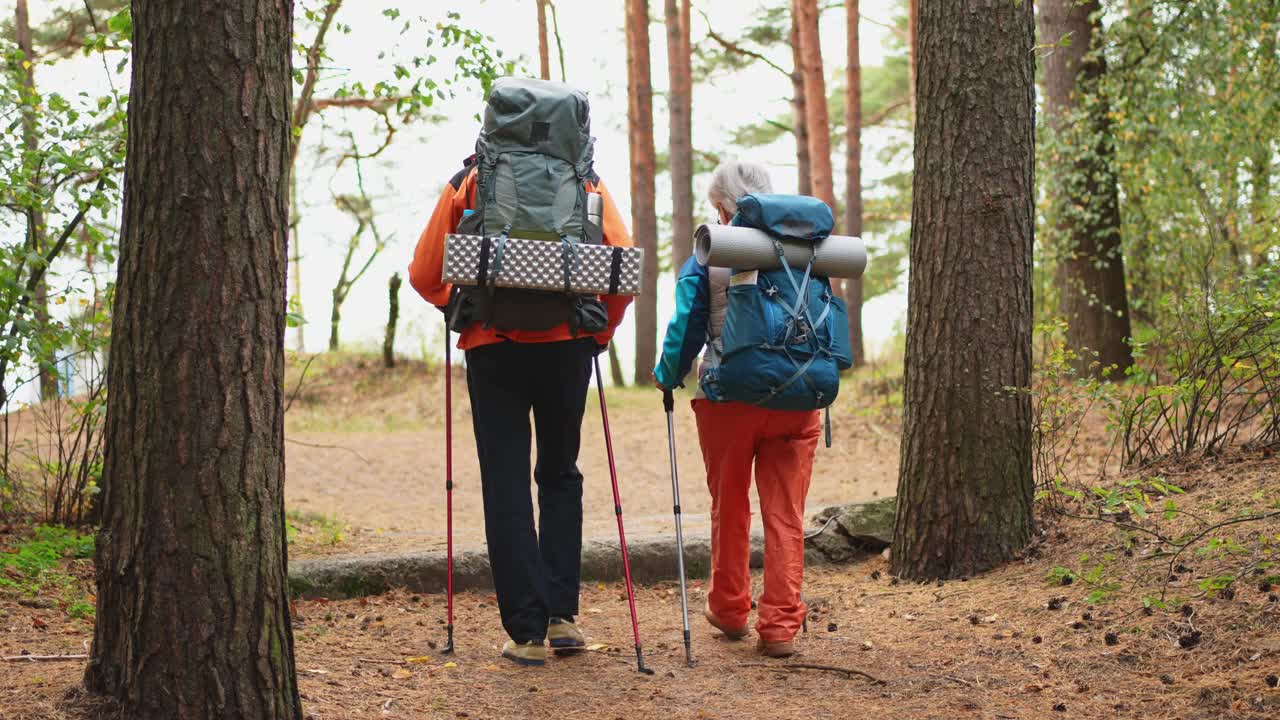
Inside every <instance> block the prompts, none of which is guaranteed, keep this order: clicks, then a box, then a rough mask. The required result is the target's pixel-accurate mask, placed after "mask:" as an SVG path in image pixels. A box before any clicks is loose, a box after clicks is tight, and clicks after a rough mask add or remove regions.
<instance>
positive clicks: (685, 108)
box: [666, 0, 693, 276]
mask: <svg viewBox="0 0 1280 720" xmlns="http://www.w3.org/2000/svg"><path fill="white" fill-rule="evenodd" d="M689 3H690V0H666V23H667V66H668V69H669V73H668V74H669V76H670V82H671V89H670V91H669V92H668V93H667V106H668V109H669V110H670V112H669V119H670V131H671V132H670V134H671V147H670V150H671V207H672V217H671V228H672V232H673V233H674V235H673V237H672V239H671V270H672V272H673V273H675V274H676V275H677V276H679V275H680V266H681V265H683V264H684V262H685V260H688V259H689V256H690V255H692V254H693V121H692V115H691V113H692V104H693V78H692V77H691V76H692V73H693V71H692V67H691V66H692V60H691V58H690V53H691V52H692V48H691V47H690V45H689Z"/></svg>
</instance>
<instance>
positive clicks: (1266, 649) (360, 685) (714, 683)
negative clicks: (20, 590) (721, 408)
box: [0, 558, 1280, 720]
mask: <svg viewBox="0 0 1280 720" xmlns="http://www.w3.org/2000/svg"><path fill="white" fill-rule="evenodd" d="M1049 564H1050V563H1049V562H1045V561H1042V562H1040V563H1036V564H1034V565H1032V566H1031V567H1026V566H1023V565H1020V564H1013V565H1011V566H1008V567H1006V568H1005V569H1002V570H1000V571H998V572H996V573H993V574H991V575H988V576H986V577H983V578H978V579H975V580H973V581H971V582H968V583H959V582H954V583H948V584H946V585H945V586H943V587H937V586H934V585H925V586H921V585H906V584H902V585H895V584H894V583H892V581H891V580H890V579H889V577H888V573H887V572H886V568H885V567H884V561H883V560H880V559H878V558H877V559H876V560H874V561H871V562H868V563H866V564H864V565H861V566H856V567H852V568H848V569H842V570H838V571H837V570H810V571H809V572H808V573H807V575H808V577H807V582H806V591H805V592H806V597H807V598H808V601H809V604H810V607H811V616H810V622H809V632H808V634H807V635H804V636H802V638H801V641H800V650H801V653H800V655H799V656H798V657H796V658H794V659H793V660H791V661H774V660H764V659H762V658H760V657H759V656H757V655H755V654H754V653H753V652H752V645H751V642H750V640H751V639H749V640H748V641H747V642H728V641H726V640H725V639H724V638H723V636H720V635H718V634H717V633H716V632H714V631H713V630H712V629H711V628H710V627H708V626H707V625H706V623H705V622H703V621H701V620H700V619H698V618H695V621H694V632H693V639H694V651H695V653H696V657H697V660H698V664H697V665H696V666H695V667H693V668H687V667H685V665H684V658H683V649H682V646H681V643H680V620H679V599H678V594H677V592H676V590H675V588H674V587H673V586H672V585H669V584H668V585H657V586H650V587H642V588H640V589H639V591H638V593H639V614H640V618H641V629H642V632H643V637H644V640H645V647H646V654H645V657H646V660H647V662H648V664H649V665H650V666H651V667H652V668H653V669H654V670H655V671H656V674H655V675H653V676H643V675H640V674H639V673H637V672H636V670H635V656H634V651H633V648H632V641H631V626H630V622H629V620H628V613H627V603H626V600H625V594H624V591H623V588H622V586H620V585H616V584H611V585H597V586H587V587H584V588H583V591H582V605H581V608H582V610H581V616H580V620H581V623H582V626H583V628H584V630H585V631H586V633H587V634H588V636H589V638H590V640H591V642H593V643H600V644H602V645H603V646H604V647H601V648H599V649H598V651H596V652H589V653H585V654H583V655H580V656H576V657H565V658H553V659H551V660H550V661H549V662H548V664H547V665H546V666H545V667H541V668H519V667H516V666H514V665H512V664H510V663H508V662H507V661H505V660H502V659H501V658H500V657H498V648H499V646H500V644H501V642H502V641H503V639H504V638H503V636H502V630H501V628H500V625H499V622H498V613H497V609H496V608H495V607H494V600H493V598H492V596H490V595H487V594H480V593H464V594H462V595H460V596H459V598H458V602H457V612H458V615H457V623H458V633H457V644H458V652H457V654H456V655H453V656H447V657H446V656H441V655H440V654H439V652H438V649H439V648H440V647H441V645H442V643H443V640H444V632H443V628H442V627H441V624H442V623H443V622H444V620H443V618H444V598H443V597H441V596H411V595H408V594H405V593H391V594H387V595H383V596H379V597H374V598H368V599H366V600H364V601H359V600H350V601H343V602H333V603H324V602H298V603H296V604H295V616H294V634H295V638H296V654H297V669H298V676H299V686H300V689H301V692H302V699H303V706H304V708H305V712H306V713H307V714H306V717H308V718H315V719H316V720H357V719H358V720H365V719H368V720H373V719H378V720H384V719H386V718H406V719H409V718H412V719H414V720H417V719H422V718H427V719H431V720H436V719H441V720H444V719H449V720H452V719H455V718H475V719H477V720H480V719H490V718H492V719H498V718H513V717H519V718H573V719H581V720H614V719H615V718H617V719H620V720H621V719H625V720H645V719H649V718H661V719H663V720H686V719H687V720H730V719H736V718H751V719H755V718H768V719H769V720H814V719H815V718H826V717H832V718H842V717H864V718H894V719H901V720H943V719H946V720H950V719H952V718H975V719H981V720H997V719H999V720H1009V719H1018V720H1044V719H1048V718H1058V717H1062V718H1089V719H1098V720H1103V719H1108V720H1109V719H1111V718H1144V720H1173V719H1174V718H1182V719H1184V720H1185V719H1190V718H1197V719H1199V718H1233V719H1243V720H1264V719H1267V718H1275V717H1277V716H1280V690H1275V689H1271V688H1269V687H1268V684H1267V680H1266V677H1267V676H1268V675H1269V674H1270V673H1274V672H1276V666H1275V663H1276V662H1277V658H1280V646H1278V645H1277V641H1276V635H1275V624H1276V620H1275V618H1274V612H1275V610H1274V606H1271V607H1272V609H1271V610H1268V605H1267V603H1266V600H1265V597H1263V596H1259V595H1258V594H1257V593H1250V594H1249V595H1248V596H1247V597H1246V596H1243V595H1242V596H1241V597H1240V598H1239V599H1237V600H1236V601H1234V602H1226V601H1210V602H1205V603H1203V604H1199V603H1198V604H1197V609H1198V611H1199V612H1198V614H1197V617H1196V621H1195V622H1196V624H1197V627H1198V628H1200V629H1202V630H1203V631H1204V636H1205V638H1206V639H1205V641H1204V642H1203V644H1202V645H1200V646H1198V647H1196V648H1195V649H1193V650H1190V651H1188V650H1183V649H1180V648H1179V647H1178V643H1177V629H1176V628H1177V627H1178V626H1179V624H1180V623H1181V622H1182V618H1180V617H1179V616H1178V615H1177V614H1176V613H1173V612H1169V613H1157V615H1156V616H1155V617H1137V618H1134V617H1132V613H1129V612H1126V611H1125V609H1124V607H1123V606H1121V607H1104V608H1096V607H1093V606H1089V605H1086V604H1083V603H1082V602H1081V601H1080V598H1081V597H1082V596H1083V595H1084V594H1085V592H1086V589H1084V588H1079V589H1075V588H1073V589H1072V590H1074V592H1068V593H1064V594H1068V595H1070V600H1069V602H1068V603H1067V604H1066V605H1065V607H1063V608H1062V609H1060V610H1056V611H1053V610H1048V609H1047V608H1046V607H1045V603H1044V600H1045V598H1046V597H1047V596H1049V595H1052V594H1055V593H1057V592H1059V591H1060V590H1062V589H1059V588H1048V587H1045V585H1044V582H1043V580H1042V579H1041V578H1042V577H1043V574H1044V571H1045V570H1046V569H1047V567H1048V566H1049ZM873 573H874V574H873ZM756 584H757V590H758V585H759V577H758V576H757V577H756ZM701 592H702V588H701V587H700V586H697V587H695V588H694V589H693V595H694V596H693V600H694V604H695V607H697V606H699V605H701ZM7 610H8V612H9V614H10V617H9V619H8V620H7V621H6V622H5V625H11V626H12V627H11V628H8V632H0V648H2V649H3V650H4V651H5V652H6V653H9V652H12V653H15V654H16V653H18V652H21V651H27V652H29V653H32V654H60V653H67V654H70V653H83V652H84V651H85V650H84V645H83V641H84V640H85V639H86V638H88V637H89V636H90V635H91V634H92V630H91V629H90V628H89V627H87V626H86V625H84V624H83V621H69V620H68V619H66V618H65V616H62V617H57V615H56V613H51V612H49V611H43V612H38V611H33V610H30V609H28V608H22V607H16V606H9V607H8V608H7ZM37 612H38V615H39V616H42V617H44V619H45V621H47V627H45V628H42V629H33V627H32V624H33V617H34V616H36V615H37ZM1090 612H1091V613H1092V615H1091V616H1090V617H1091V619H1089V620H1087V621H1083V622H1082V621H1080V618H1081V617H1082V616H1084V614H1086V613H1090ZM1269 615H1270V617H1269ZM1073 621H1076V622H1074V623H1073ZM1107 632H1117V633H1118V637H1119V639H1118V641H1117V642H1116V643H1115V644H1114V645H1112V644H1109V643H1108V642H1107V641H1106V640H1105V637H1106V633H1107ZM794 663H800V664H810V665H819V666H826V667H827V668H844V669H845V670H857V671H861V672H865V673H867V674H869V675H871V676H872V677H873V678H875V680H874V681H873V680H868V679H867V678H866V677H863V676H861V675H857V674H854V673H848V672H840V671H839V670H835V669H806V668H800V667H797V666H795V665H793V664H794ZM83 672H84V669H83V663H82V662H79V661H75V662H62V663H0V718H4V720H86V718H87V717H88V714H87V712H86V704H87V703H91V702H93V701H92V700H91V699H88V698H85V697H84V696H83V694H81V693H77V692H75V690H74V688H76V687H77V686H78V684H79V682H80V679H81V677H82V676H83ZM877 681H879V682H877Z"/></svg>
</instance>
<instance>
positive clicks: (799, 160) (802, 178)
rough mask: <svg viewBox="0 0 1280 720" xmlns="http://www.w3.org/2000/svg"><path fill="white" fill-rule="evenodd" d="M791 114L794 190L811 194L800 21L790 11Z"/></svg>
mask: <svg viewBox="0 0 1280 720" xmlns="http://www.w3.org/2000/svg"><path fill="white" fill-rule="evenodd" d="M791 66H792V68H793V70H792V71H791V115H792V118H793V120H792V123H793V124H794V125H795V131H794V134H795V136H796V171H797V174H798V175H799V183H798V187H797V188H796V192H798V193H800V194H801V195H812V194H813V168H812V167H811V164H810V162H809V107H808V103H806V102H805V100H804V69H803V68H804V58H803V57H801V54H800V21H799V18H798V17H797V16H796V14H795V13H794V12H792V13H791Z"/></svg>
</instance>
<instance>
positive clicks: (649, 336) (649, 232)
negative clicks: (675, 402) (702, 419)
mask: <svg viewBox="0 0 1280 720" xmlns="http://www.w3.org/2000/svg"><path fill="white" fill-rule="evenodd" d="M626 7H627V69H628V77H627V90H628V92H627V119H628V123H627V125H628V127H629V129H630V137H631V142H630V146H631V226H632V230H633V232H634V233H635V244H636V246H637V247H642V248H644V251H645V252H644V282H643V284H642V287H641V293H640V297H638V298H636V358H635V383H636V384H637V385H647V384H648V383H649V382H650V380H651V378H652V375H653V361H654V355H655V353H656V351H657V342H658V305H657V296H658V219H657V215H656V211H655V209H654V204H655V202H654V195H655V190H654V183H653V172H654V170H653V168H654V146H653V85H652V81H651V80H650V70H649V1H648V0H627V6H626Z"/></svg>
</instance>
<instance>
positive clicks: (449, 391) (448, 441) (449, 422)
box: [443, 322, 453, 655]
mask: <svg viewBox="0 0 1280 720" xmlns="http://www.w3.org/2000/svg"><path fill="white" fill-rule="evenodd" d="M449 340H450V338H449V324H448V322H445V326H444V493H445V501H444V506H445V517H446V520H445V528H446V529H445V533H446V537H447V540H446V541H445V542H446V551H445V552H446V553H447V554H448V566H449V571H448V573H449V576H448V580H447V586H446V587H447V590H446V592H447V593H448V598H449V621H448V625H446V626H445V630H446V631H447V632H448V633H449V641H448V643H447V644H446V645H445V646H444V651H443V653H444V654H445V655H448V654H451V653H452V652H453V349H452V347H450V346H451V343H450V341H449Z"/></svg>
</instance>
